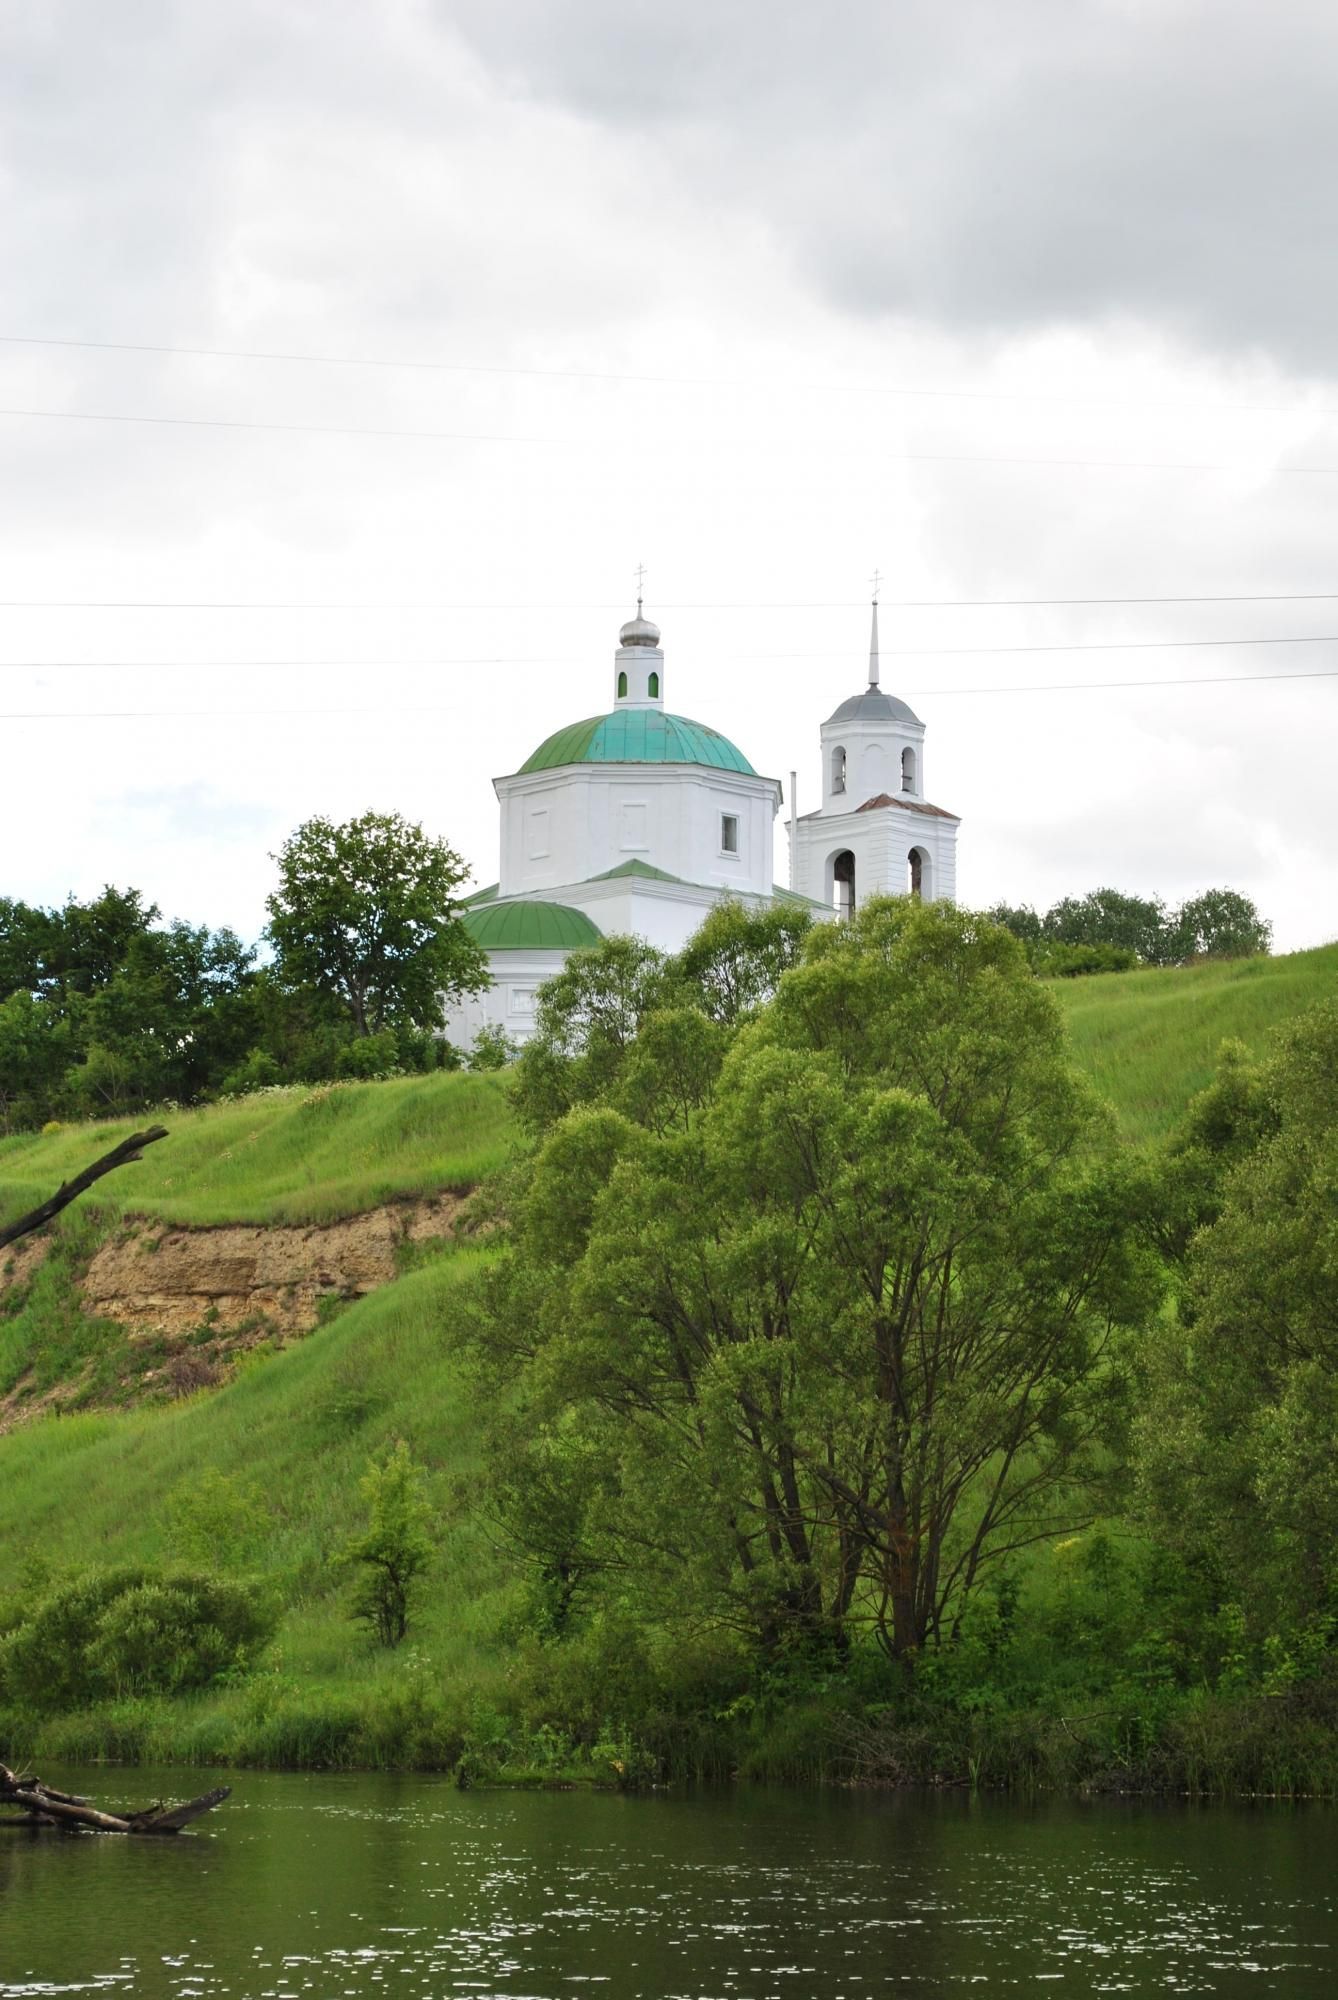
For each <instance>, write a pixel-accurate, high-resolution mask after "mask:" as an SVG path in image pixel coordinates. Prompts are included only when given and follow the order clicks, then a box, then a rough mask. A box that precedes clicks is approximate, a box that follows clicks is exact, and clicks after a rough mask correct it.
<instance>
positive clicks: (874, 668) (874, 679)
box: [869, 570, 883, 688]
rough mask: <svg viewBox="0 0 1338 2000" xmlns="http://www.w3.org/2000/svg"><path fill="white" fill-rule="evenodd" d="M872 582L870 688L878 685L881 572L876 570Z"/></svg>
mask: <svg viewBox="0 0 1338 2000" xmlns="http://www.w3.org/2000/svg"><path fill="white" fill-rule="evenodd" d="M870 581H871V582H872V584H873V625H872V627H871V629H870V632H869V686H870V687H871V688H876V687H877V685H878V590H879V586H880V585H881V583H882V581H883V574H882V571H881V570H875V571H874V573H873V576H872V578H871V579H870Z"/></svg>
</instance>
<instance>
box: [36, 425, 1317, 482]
mask: <svg viewBox="0 0 1338 2000" xmlns="http://www.w3.org/2000/svg"><path fill="white" fill-rule="evenodd" d="M0 417H9V418H25V419H26V418H35V419H40V420H41V421H43V422H55V423H81V424H141V425H149V426H151V427H153V428H155V429H173V430H201V431H252V432H258V433H269V434H275V435H281V436H293V437H342V438H398V439H405V438H409V439H418V440H429V441H434V442H437V443H445V444H490V445H527V446H533V447H537V448H539V449H548V450H555V451H591V450H594V451H609V452H615V453H617V454H619V455H620V456H622V455H625V453H626V451H627V442H626V439H624V438H555V437H536V436H533V435H531V434H529V433H526V432H521V431H506V432H504V431H443V430H423V429H417V428H413V427H409V426H398V425H381V424H282V423H274V422H270V421H265V420H262V419H260V418H248V417H154V416H140V415H134V414H130V413H127V412H124V411H111V410H38V409H28V410H25V409H17V408H8V409H0ZM638 444H639V446H640V447H641V448H643V449H649V450H652V451H657V450H658V451H664V450H669V449H671V448H675V447H677V448H681V447H682V446H683V445H685V444H687V445H690V446H691V448H692V449H693V450H696V451H706V450H717V451H735V452H739V453H743V454H747V455H749V456H756V455H757V454H758V453H760V452H766V451H792V450H795V449H799V450H802V451H806V452H810V451H811V452H826V453H830V454H834V455H837V456H844V457H850V458H854V457H859V458H870V457H873V456H874V455H875V454H873V453H872V452H871V451H870V448H869V446H868V444H867V443H863V444H850V445H832V444H828V443H827V442H826V441H825V440H823V439H820V438H814V439H808V440H803V441H801V442H800V444H799V445H798V446H796V445H795V443H794V441H793V440H790V441H788V442H782V443H779V444H778V443H777V442H776V440H775V439H774V438H766V439H754V438H735V439H721V438H714V439H711V440H709V441H707V440H702V439H696V440H693V439H687V438H681V437H679V438H673V439H670V440H664V439H660V440H656V439H654V438H644V437H643V438H640V439H638ZM881 457H882V459H883V461H884V462H885V463H887V464H892V465H1030V466H1046V467H1051V468H1054V467H1062V468H1066V469H1068V470H1077V471H1087V472H1233V473H1250V472H1252V471H1253V470H1254V469H1255V468H1253V467H1252V466H1250V465H1248V464H1245V463H1243V462H1242V461H1241V460H1238V459H1173V458H1066V457H1052V456H1047V455H1045V454H1043V453H1020V452H943V451H893V452H887V451H885V452H883V453H882V454H881ZM1297 474H1308V475H1311V476H1314V477H1324V478H1329V477H1332V476H1334V475H1338V465H1274V466H1271V467H1269V468H1268V474H1267V476H1268V477H1269V478H1270V479H1273V478H1280V477H1284V476H1285V477H1291V476H1293V475H1297Z"/></svg>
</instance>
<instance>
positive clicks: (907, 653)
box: [0, 632, 1338, 679]
mask: <svg viewBox="0 0 1338 2000" xmlns="http://www.w3.org/2000/svg"><path fill="white" fill-rule="evenodd" d="M1333 645H1338V632H1305V633H1291V634H1285V633H1284V634H1281V635H1279V636H1276V637H1271V638H1262V639H1111V640H1101V641H1096V640H1085V639H1084V640H1077V641H1074V642H1073V643H1072V644H1064V643H1058V644H1053V645H1043V646H908V647H906V648H904V649H901V648H899V649H898V650H897V652H896V653H895V654H892V653H891V652H890V651H889V652H888V653H886V654H885V655H884V658H885V659H893V658H894V659H896V660H898V661H901V660H939V659H961V658H972V659H975V658H979V657H982V656H986V655H990V656H993V655H1006V654H1015V653H1163V652H1184V651H1187V650H1199V649H1202V648H1204V647H1210V646H1333ZM730 658H731V660H733V661H736V662H737V661H746V662H750V663H754V662H761V663H765V662H767V661H770V660H830V659H831V658H832V649H831V648H830V647H826V648H825V649H823V650H822V651H820V652H797V653H731V655H730ZM585 660H586V655H585V654H584V653H445V654H439V655H436V656H435V657H433V658H430V659H420V660H412V659H405V658H401V657H397V656H395V655H393V654H390V655H387V654H379V655H377V656H376V657H375V658H364V659H342V660H341V659H332V658H330V657H329V656H328V655H321V656H319V657H318V658H314V659H310V660H144V659H124V660H0V673H2V672H5V671H6V670H8V671H10V672H23V673H40V672H42V671H44V670H45V669H48V668H61V669H65V668H80V667H88V668H98V669H99V670H106V671H116V670H119V669H127V670H130V669H138V670H150V671H151V670H153V669H155V668H163V667H166V668H177V667H180V668H187V669H198V670H200V671H205V672H216V671H223V670H227V671H229V672H235V671H236V670H237V669H238V668H244V667H254V668H263V669H264V670H265V671H266V672H270V671H273V670H274V669H277V668H319V669H321V670H324V669H326V668H330V667H334V668H349V669H355V668H356V669H369V668H377V667H414V668H429V667H430V668H436V667H573V666H581V665H583V664H584V663H585ZM1263 678H1265V679H1267V678H1268V676H1264V677H1263Z"/></svg>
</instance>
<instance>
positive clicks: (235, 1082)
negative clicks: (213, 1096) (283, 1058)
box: [218, 1049, 283, 1097]
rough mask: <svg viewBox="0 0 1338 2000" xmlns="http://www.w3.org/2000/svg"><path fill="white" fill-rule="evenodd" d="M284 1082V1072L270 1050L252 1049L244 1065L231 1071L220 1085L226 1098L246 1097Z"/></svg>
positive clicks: (239, 1064)
mask: <svg viewBox="0 0 1338 2000" xmlns="http://www.w3.org/2000/svg"><path fill="white" fill-rule="evenodd" d="M282 1082H283V1071H282V1069H281V1068H280V1067H279V1064H278V1063H277V1062H276V1060H275V1058H274V1057H273V1056H272V1055H271V1054H270V1053H269V1050H268V1049H252V1051H251V1053H250V1055H249V1056H248V1057H247V1058H246V1061H245V1062H243V1063H238V1065H237V1067H236V1069H233V1070H229V1071H228V1074H227V1075H226V1076H225V1077H224V1078H223V1081H222V1082H221V1083H220V1084H219V1086H218V1087H219V1090H220V1092H221V1093H222V1095H223V1096H224V1097H245V1096H247V1095H248V1093H249V1092H251V1091H253V1090H269V1089H272V1088H273V1086H274V1085H275V1084H276V1083H282Z"/></svg>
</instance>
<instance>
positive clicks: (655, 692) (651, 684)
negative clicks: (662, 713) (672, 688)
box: [646, 674, 660, 701]
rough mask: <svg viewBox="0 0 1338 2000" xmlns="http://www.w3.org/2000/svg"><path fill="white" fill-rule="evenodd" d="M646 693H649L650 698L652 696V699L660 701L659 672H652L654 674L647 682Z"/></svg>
mask: <svg viewBox="0 0 1338 2000" xmlns="http://www.w3.org/2000/svg"><path fill="white" fill-rule="evenodd" d="M646 693H647V694H648V695H649V696H650V698H651V700H652V701H658V700H659V698H660V677H659V675H658V674H652V675H651V677H650V679H649V680H648V681H647V682H646Z"/></svg>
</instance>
